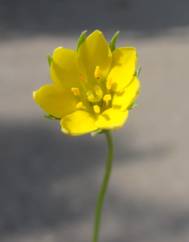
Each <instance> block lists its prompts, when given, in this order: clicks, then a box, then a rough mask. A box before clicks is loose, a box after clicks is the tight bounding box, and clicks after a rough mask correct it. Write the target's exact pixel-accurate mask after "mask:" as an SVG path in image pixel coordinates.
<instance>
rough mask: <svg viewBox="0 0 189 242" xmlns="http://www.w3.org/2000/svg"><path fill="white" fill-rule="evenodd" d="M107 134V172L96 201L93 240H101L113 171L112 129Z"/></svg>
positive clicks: (96, 241)
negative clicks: (103, 217)
mask: <svg viewBox="0 0 189 242" xmlns="http://www.w3.org/2000/svg"><path fill="white" fill-rule="evenodd" d="M104 134H105V136H106V141H107V146H108V155H107V159H106V164H105V173H104V177H103V181H102V184H101V187H100V191H99V194H98V198H97V203H96V211H95V218H94V229H93V240H92V242H98V241H99V233H100V226H101V218H102V209H103V205H104V201H105V195H106V192H107V188H108V184H109V180H110V176H111V171H112V160H113V153H114V151H113V140H112V134H111V132H110V131H108V130H106V131H104Z"/></svg>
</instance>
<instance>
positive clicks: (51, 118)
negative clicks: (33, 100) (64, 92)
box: [44, 114, 60, 120]
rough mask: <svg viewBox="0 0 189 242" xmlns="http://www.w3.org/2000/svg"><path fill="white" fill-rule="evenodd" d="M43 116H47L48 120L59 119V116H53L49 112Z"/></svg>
mask: <svg viewBox="0 0 189 242" xmlns="http://www.w3.org/2000/svg"><path fill="white" fill-rule="evenodd" d="M44 117H45V118H48V119H50V120H60V118H57V117H54V116H53V115H51V114H45V115H44Z"/></svg>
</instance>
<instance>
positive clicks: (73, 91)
mask: <svg viewBox="0 0 189 242" xmlns="http://www.w3.org/2000/svg"><path fill="white" fill-rule="evenodd" d="M71 91H72V93H73V95H74V96H80V91H79V88H77V87H72V88H71Z"/></svg>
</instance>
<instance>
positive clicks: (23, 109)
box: [0, 0, 189, 242]
mask: <svg viewBox="0 0 189 242" xmlns="http://www.w3.org/2000/svg"><path fill="white" fill-rule="evenodd" d="M188 10H189V1H188V0H179V1H178V0H159V1H155V0H138V1H137V0H132V1H131V0H109V1H108V0H103V1H102V0H97V1H87V0H80V1H79V0H78V1H73V0H69V1H68V0H64V1H63V0H62V1H60V0H59V1H58V0H54V1H47V0H46V1H45V0H41V1H39V0H38V1H31V0H30V1H28V0H14V1H13V0H0V241H1V242H39V241H40V242H62V241H66V242H73V241H77V242H80V241H82V242H87V241H88V242H89V241H91V230H92V220H93V211H94V206H95V200H96V193H97V191H98V189H99V185H100V182H101V178H102V173H103V168H104V159H105V156H106V146H105V143H104V137H103V136H98V137H96V138H91V137H90V136H84V137H79V138H72V137H68V136H65V135H62V134H61V133H60V131H59V125H58V123H56V122H53V121H49V120H46V119H44V118H43V115H42V112H41V110H40V109H39V108H38V106H36V105H35V104H34V102H33V100H32V91H33V90H35V89H37V88H38V87H39V86H41V85H42V84H44V83H46V82H48V81H49V76H48V64H47V60H46V56H47V53H49V52H52V51H53V49H54V48H55V47H57V46H60V45H63V46H65V47H71V48H74V47H75V40H76V38H77V36H78V34H79V33H80V32H81V31H82V30H84V29H88V30H89V31H90V30H93V29H96V28H99V29H102V30H103V31H104V32H105V34H106V36H107V38H110V36H111V35H112V34H113V33H114V31H116V30H117V29H119V30H121V36H120V39H119V41H118V44H119V45H125V44H127V45H133V46H136V47H137V49H138V52H139V58H140V64H141V65H142V74H141V82H142V90H141V95H140V98H139V100H138V107H137V108H136V109H135V110H134V111H132V112H131V113H130V117H129V121H128V123H127V124H126V126H125V127H124V128H123V129H121V130H119V131H116V132H115V133H114V139H115V146H116V157H115V160H114V169H113V174H112V179H111V184H110V187H109V192H108V196H107V199H106V205H105V209H104V216H103V228H102V233H101V241H104V242H188V241H189V176H188V173H189V163H188V161H189V159H188V158H189V155H188V150H189V148H188V140H189V139H188V138H189V135H188V133H189V132H188V123H189V122H188V121H189V112H188V89H189V82H188V59H189V14H188V12H189V11H188Z"/></svg>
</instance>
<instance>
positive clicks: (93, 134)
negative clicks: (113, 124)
mask: <svg viewBox="0 0 189 242" xmlns="http://www.w3.org/2000/svg"><path fill="white" fill-rule="evenodd" d="M103 132H104V130H102V129H97V130H96V131H94V132H91V136H92V137H95V136H97V134H103Z"/></svg>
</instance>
